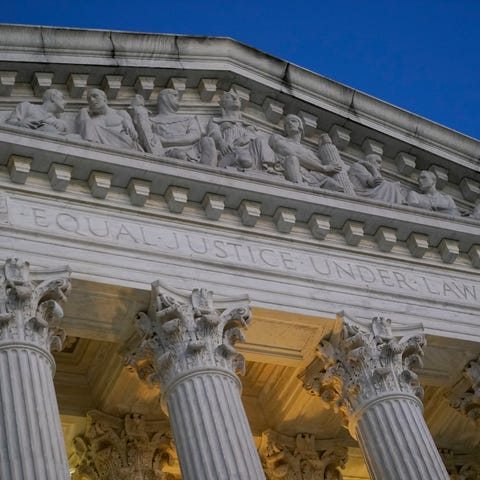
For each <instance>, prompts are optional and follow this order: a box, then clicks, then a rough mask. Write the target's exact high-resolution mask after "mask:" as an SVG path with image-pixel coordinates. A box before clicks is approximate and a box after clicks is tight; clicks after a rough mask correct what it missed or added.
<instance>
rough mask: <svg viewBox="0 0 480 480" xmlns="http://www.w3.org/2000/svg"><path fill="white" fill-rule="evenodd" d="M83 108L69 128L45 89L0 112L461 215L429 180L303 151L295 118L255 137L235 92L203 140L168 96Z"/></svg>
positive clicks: (116, 142) (328, 148) (116, 143)
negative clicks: (414, 181) (150, 103)
mask: <svg viewBox="0 0 480 480" xmlns="http://www.w3.org/2000/svg"><path fill="white" fill-rule="evenodd" d="M87 102H88V107H85V108H82V109H81V110H80V112H79V113H78V114H77V115H76V120H75V122H74V125H73V122H72V120H73V119H70V117H69V118H68V119H65V118H63V117H64V115H63V114H64V109H65V99H64V96H63V93H62V92H60V91H59V90H56V89H54V88H50V89H48V90H46V91H45V93H44V94H43V103H42V104H33V103H30V102H22V103H19V104H18V105H17V106H16V108H15V110H14V111H12V112H5V113H9V116H8V117H3V118H4V120H3V121H4V122H5V123H6V124H8V125H14V126H18V127H21V128H25V129H31V130H35V131H39V132H48V133H55V134H62V135H65V137H66V138H67V139H68V140H75V139H76V138H77V139H78V137H80V138H82V139H83V140H87V141H89V142H93V143H99V144H103V145H107V146H111V147H115V148H120V149H126V150H134V151H146V152H148V153H151V154H153V155H155V156H157V157H165V156H167V157H171V158H175V159H180V160H186V161H191V162H198V163H201V164H205V165H209V166H214V167H215V166H218V167H219V168H235V169H237V170H239V171H245V170H252V171H255V170H256V171H263V172H266V173H270V174H276V175H282V176H284V177H285V178H286V179H287V180H288V181H291V182H294V183H303V184H307V185H309V186H312V187H315V188H322V189H327V190H333V191H338V192H343V193H344V194H346V195H348V196H351V197H353V196H358V197H364V198H371V199H374V200H378V201H382V202H385V203H389V204H408V205H410V206H413V207H416V208H419V209H423V210H430V211H436V212H440V213H443V214H446V215H453V216H459V215H460V212H459V210H458V208H457V206H456V204H455V201H454V200H453V198H452V197H451V196H450V195H447V194H444V193H440V192H438V191H437V189H436V176H435V174H434V173H433V172H430V171H423V172H420V174H419V177H418V187H419V192H417V191H413V190H411V189H407V188H406V187H403V186H402V185H401V184H400V183H399V182H392V181H389V180H386V179H385V178H384V177H383V175H382V173H381V165H382V158H381V156H380V155H379V154H377V153H369V154H367V155H366V156H365V158H364V159H361V160H358V161H357V162H354V163H353V164H352V165H351V166H350V167H348V165H346V164H345V162H344V160H343V159H342V157H341V156H340V154H339V152H338V150H337V148H336V146H335V145H334V144H333V143H332V141H331V139H330V137H329V135H328V134H326V133H323V134H321V135H320V137H319V143H318V147H317V150H316V151H312V150H311V149H310V148H309V147H307V146H306V145H304V144H303V143H302V139H303V134H304V125H303V122H302V120H301V119H300V117H298V116H296V115H292V114H289V115H287V116H286V117H285V119H284V129H285V135H280V134H276V133H275V134H272V135H270V137H268V136H265V135H263V134H261V133H260V132H258V131H257V129H256V128H255V126H254V125H253V124H252V123H250V122H249V121H247V120H246V119H244V118H243V116H242V103H241V101H240V96H239V94H238V93H237V92H236V91H235V90H233V89H232V90H230V91H228V92H225V93H224V94H223V95H222V97H221V98H220V101H219V104H220V107H221V114H220V116H216V117H210V118H209V121H208V125H207V132H206V135H203V134H202V128H201V122H200V121H199V119H198V117H197V116H196V115H182V114H179V113H178V109H179V92H178V91H176V90H174V89H171V88H164V89H162V90H161V91H160V93H159V95H158V100H157V104H158V109H157V112H156V113H155V114H152V113H151V112H149V110H148V109H147V108H146V106H145V100H144V98H143V97H142V96H140V95H136V96H135V97H134V98H133V99H132V101H131V106H130V108H129V113H130V115H129V113H127V111H125V110H122V109H114V108H111V107H110V106H109V105H108V101H107V96H106V94H105V92H103V90H100V89H98V88H92V89H90V90H89V91H88V92H87ZM70 115H73V114H70ZM67 120H68V121H67ZM479 212H480V207H478V206H477V207H475V209H474V210H473V212H472V213H471V215H470V217H471V218H473V219H479V218H480V213H479Z"/></svg>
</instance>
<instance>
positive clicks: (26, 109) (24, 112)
mask: <svg viewBox="0 0 480 480" xmlns="http://www.w3.org/2000/svg"><path fill="white" fill-rule="evenodd" d="M30 111H31V105H30V104H29V103H28V102H22V103H19V104H18V105H17V106H16V107H15V110H14V111H13V112H12V113H11V114H10V117H9V118H8V119H7V123H8V124H10V125H17V126H20V127H27V128H37V127H39V126H40V122H39V121H38V120H35V119H34V118H33V116H31V114H30Z"/></svg>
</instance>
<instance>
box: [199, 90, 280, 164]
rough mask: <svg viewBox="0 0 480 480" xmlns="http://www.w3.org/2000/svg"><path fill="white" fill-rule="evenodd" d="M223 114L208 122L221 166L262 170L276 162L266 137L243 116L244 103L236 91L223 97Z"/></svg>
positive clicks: (221, 101)
mask: <svg viewBox="0 0 480 480" xmlns="http://www.w3.org/2000/svg"><path fill="white" fill-rule="evenodd" d="M220 107H221V109H222V116H221V117H214V118H212V119H211V120H210V122H209V124H208V129H207V130H208V132H207V133H208V135H209V136H210V137H211V138H212V139H213V140H214V142H215V146H216V148H217V150H218V153H219V158H220V161H219V166H220V167H236V168H237V169H238V170H242V171H244V170H251V169H253V170H262V169H263V168H266V166H268V165H274V164H275V155H274V153H273V151H272V149H271V148H270V147H269V146H268V142H267V139H266V138H264V137H261V136H259V134H258V132H257V131H256V129H255V127H254V126H253V125H251V124H250V123H248V122H247V121H245V120H243V119H242V112H241V108H242V103H241V101H240V97H239V95H238V93H237V92H236V91H235V90H230V91H229V92H226V93H224V94H223V96H222V98H221V99H220Z"/></svg>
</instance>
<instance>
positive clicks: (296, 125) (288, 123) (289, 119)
mask: <svg viewBox="0 0 480 480" xmlns="http://www.w3.org/2000/svg"><path fill="white" fill-rule="evenodd" d="M283 128H284V130H285V133H286V134H287V137H293V136H294V135H296V134H298V133H300V134H301V136H302V137H303V134H304V128H303V122H302V119H301V118H300V117H299V116H297V115H293V114H289V115H287V116H286V117H285V121H284V122H283Z"/></svg>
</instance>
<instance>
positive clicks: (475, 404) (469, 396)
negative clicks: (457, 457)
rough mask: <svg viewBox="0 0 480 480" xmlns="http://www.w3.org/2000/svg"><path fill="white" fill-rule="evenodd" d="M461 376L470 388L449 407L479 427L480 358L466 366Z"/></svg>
mask: <svg viewBox="0 0 480 480" xmlns="http://www.w3.org/2000/svg"><path fill="white" fill-rule="evenodd" d="M463 375H464V377H465V378H466V380H467V381H468V383H469V384H470V385H471V387H470V388H469V389H468V390H467V391H466V392H465V393H464V394H462V395H459V396H458V397H457V398H456V399H455V400H453V401H452V402H451V405H452V407H453V408H455V409H457V410H459V411H460V412H462V413H463V414H464V415H466V417H467V418H468V419H469V420H470V421H471V422H473V424H474V425H477V426H479V427H480V357H479V358H478V359H476V360H472V361H471V362H469V363H468V364H467V366H466V367H465V370H464V372H463Z"/></svg>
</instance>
